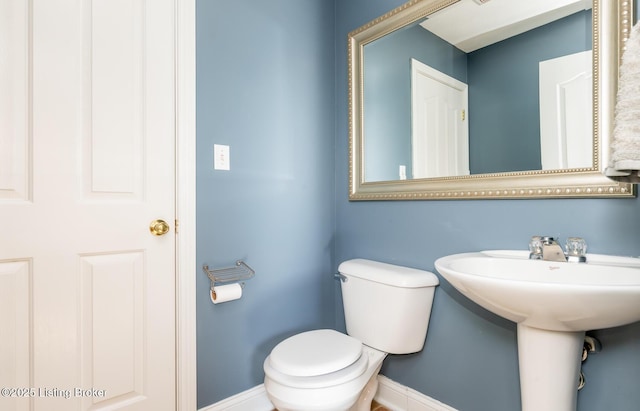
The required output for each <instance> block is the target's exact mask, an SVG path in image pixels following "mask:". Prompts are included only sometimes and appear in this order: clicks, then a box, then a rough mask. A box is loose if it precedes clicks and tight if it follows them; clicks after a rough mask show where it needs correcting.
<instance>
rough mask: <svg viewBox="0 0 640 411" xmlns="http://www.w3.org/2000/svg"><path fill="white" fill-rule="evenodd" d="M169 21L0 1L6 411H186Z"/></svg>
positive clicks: (54, 2) (58, 4) (127, 0)
mask: <svg viewBox="0 0 640 411" xmlns="http://www.w3.org/2000/svg"><path fill="white" fill-rule="evenodd" d="M174 9H175V4H174V0H31V1H27V0H0V227H2V229H1V230H0V321H2V323H1V329H0V330H1V331H0V388H2V392H1V393H0V394H1V395H0V409H1V410H3V411H5V410H6V411H13V410H16V411H17V410H25V411H26V410H35V411H46V410H52V411H57V410H102V409H110V410H118V409H123V410H174V409H175V401H176V399H175V369H176V365H175V361H176V360H175V233H174V230H173V229H172V228H171V227H172V226H173V225H174V220H175V198H174V197H175V194H174V193H175V183H174V180H175V158H174V145H175V91H174V90H175V79H174V77H175V72H174V71H175V70H174V67H175V56H174V54H175V53H174V40H175V33H174V31H175V27H174V25H175V15H174V14H175V11H174ZM155 219H163V220H166V222H168V223H169V227H170V231H169V233H167V234H165V235H161V236H155V235H152V234H151V233H150V230H149V224H150V222H151V221H152V220H155Z"/></svg>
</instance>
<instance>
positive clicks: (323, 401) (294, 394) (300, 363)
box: [264, 330, 386, 411]
mask: <svg viewBox="0 0 640 411" xmlns="http://www.w3.org/2000/svg"><path fill="white" fill-rule="evenodd" d="M283 348H286V349H283ZM385 357H386V354H385V353H384V352H382V351H378V350H376V349H374V348H371V347H367V346H366V345H364V344H362V343H361V342H359V341H358V340H356V339H355V338H352V337H350V336H348V335H345V334H342V333H339V332H337V331H334V330H314V331H308V332H305V333H302V334H297V335H295V336H293V337H290V338H288V339H287V340H284V341H283V342H281V343H280V344H279V345H278V346H276V348H274V350H273V351H272V353H271V355H269V357H267V359H266V360H265V361H264V371H265V382H264V384H265V389H266V390H267V393H268V395H269V398H270V399H271V402H272V403H273V405H274V406H275V407H276V408H277V409H278V411H296V410H305V411H315V410H317V411H347V410H354V411H355V410H357V411H360V410H363V411H365V410H366V411H368V410H369V409H370V406H371V399H372V398H373V395H374V394H375V389H373V392H372V395H371V397H370V398H364V397H363V398H362V400H361V401H358V400H359V397H360V396H361V394H362V393H363V392H364V391H365V387H366V386H367V385H368V384H369V385H371V386H373V385H374V383H375V386H376V388H377V375H378V372H379V371H380V367H382V361H383V360H384V358H385ZM324 359H328V360H327V361H324V362H323V360H324ZM372 379H373V382H371V380H372ZM369 391H371V387H370V389H369ZM367 400H368V403H367V402H366V401H367ZM359 402H360V403H363V406H362V408H358V403H359ZM354 405H355V406H354Z"/></svg>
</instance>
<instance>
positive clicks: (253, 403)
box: [198, 384, 275, 411]
mask: <svg viewBox="0 0 640 411" xmlns="http://www.w3.org/2000/svg"><path fill="white" fill-rule="evenodd" d="M274 409H275V407H274V406H273V404H271V401H269V398H268V397H267V392H266V391H265V389H264V384H260V385H257V386H255V387H253V388H251V389H248V390H247V391H243V392H241V393H239V394H236V395H234V396H233V397H229V398H225V399H224V400H222V401H218V402H216V403H215V404H211V405H209V406H207V407H204V408H200V409H199V410H198V411H272V410H274Z"/></svg>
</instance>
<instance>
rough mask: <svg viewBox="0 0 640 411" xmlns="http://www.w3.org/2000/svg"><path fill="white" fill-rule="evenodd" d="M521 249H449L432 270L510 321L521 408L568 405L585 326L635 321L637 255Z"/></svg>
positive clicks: (532, 410) (565, 408) (639, 287)
mask: <svg viewBox="0 0 640 411" xmlns="http://www.w3.org/2000/svg"><path fill="white" fill-rule="evenodd" d="M528 255H529V254H528V251H511V250H496V251H483V252H477V253H464V254H454V255H450V256H447V257H442V258H440V259H438V260H436V263H435V266H436V269H437V270H438V272H440V274H442V276H443V277H444V278H445V279H446V280H447V281H449V282H450V283H451V285H453V286H454V287H455V288H456V289H457V290H458V291H460V292H461V293H462V294H464V295H465V296H466V297H467V298H469V299H470V300H472V301H474V302H475V303H477V304H479V305H480V306H482V307H484V308H486V309H487V310H489V311H491V312H493V313H495V314H497V315H499V316H501V317H504V318H506V319H508V320H511V321H514V322H516V323H517V324H518V359H519V366H520V390H521V397H522V410H523V411H540V410H545V411H575V410H576V403H577V386H578V378H579V373H580V358H581V355H582V345H583V342H584V334H585V331H588V330H595V329H601V328H609V327H616V326H620V325H625V324H630V323H633V322H636V321H640V259H638V258H631V257H614V256H606V255H599V254H588V255H587V263H566V262H552V261H541V260H529V259H528Z"/></svg>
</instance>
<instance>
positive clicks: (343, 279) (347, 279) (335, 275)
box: [333, 273, 349, 283]
mask: <svg viewBox="0 0 640 411" xmlns="http://www.w3.org/2000/svg"><path fill="white" fill-rule="evenodd" d="M333 278H335V279H340V281H342V282H343V283H346V282H347V281H349V278H348V277H347V276H346V275H344V274H341V273H335V274H334V275H333Z"/></svg>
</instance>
